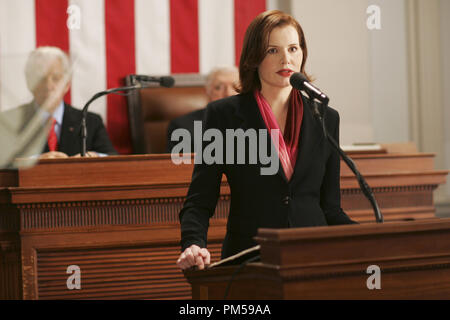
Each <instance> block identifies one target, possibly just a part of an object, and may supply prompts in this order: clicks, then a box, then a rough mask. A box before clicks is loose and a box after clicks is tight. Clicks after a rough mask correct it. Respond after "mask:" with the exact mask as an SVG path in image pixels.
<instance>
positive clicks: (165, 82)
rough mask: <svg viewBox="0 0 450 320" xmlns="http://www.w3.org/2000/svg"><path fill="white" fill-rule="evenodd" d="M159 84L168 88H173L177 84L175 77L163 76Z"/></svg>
mask: <svg viewBox="0 0 450 320" xmlns="http://www.w3.org/2000/svg"><path fill="white" fill-rule="evenodd" d="M159 84H160V85H161V86H163V87H166V88H171V87H173V85H174V84H175V79H174V78H173V77H169V76H167V77H161V79H160V80H159Z"/></svg>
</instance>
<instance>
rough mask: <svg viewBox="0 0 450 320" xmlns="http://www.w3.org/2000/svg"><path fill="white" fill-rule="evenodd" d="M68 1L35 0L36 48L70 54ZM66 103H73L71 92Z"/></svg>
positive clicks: (66, 98)
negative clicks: (59, 50)
mask: <svg viewBox="0 0 450 320" xmlns="http://www.w3.org/2000/svg"><path fill="white" fill-rule="evenodd" d="M67 6H68V0H35V8H36V9H35V16H36V47H42V46H53V47H58V48H60V49H61V50H63V51H65V52H66V53H69V30H68V29H67V24H66V21H67ZM64 101H65V102H67V103H69V104H70V102H71V98H70V90H69V91H68V92H67V94H66V95H65V96H64Z"/></svg>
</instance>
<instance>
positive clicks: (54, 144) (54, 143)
mask: <svg viewBox="0 0 450 320" xmlns="http://www.w3.org/2000/svg"><path fill="white" fill-rule="evenodd" d="M55 123H56V119H55V118H52V127H51V128H50V132H49V134H48V139H47V143H48V149H49V150H50V151H56V150H57V149H58V137H57V136H56V132H55Z"/></svg>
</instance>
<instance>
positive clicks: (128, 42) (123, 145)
mask: <svg viewBox="0 0 450 320" xmlns="http://www.w3.org/2000/svg"><path fill="white" fill-rule="evenodd" d="M105 34H106V39H105V40H106V83H107V88H108V89H109V88H115V87H121V86H123V85H124V78H125V76H126V75H127V74H132V73H135V72H136V61H135V57H136V55H135V32H134V0H132V1H130V0H108V1H105ZM107 103H108V107H107V117H106V118H107V122H106V123H107V128H108V132H109V136H110V138H111V141H112V143H113V145H114V147H115V148H116V150H117V152H119V153H120V154H130V153H131V152H132V148H131V138H130V125H129V122H128V112H127V102H126V98H125V97H123V96H118V95H114V94H110V95H108V96H107Z"/></svg>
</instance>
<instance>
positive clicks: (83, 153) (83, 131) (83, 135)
mask: <svg viewBox="0 0 450 320" xmlns="http://www.w3.org/2000/svg"><path fill="white" fill-rule="evenodd" d="M140 88H144V86H142V85H141V84H136V85H132V86H126V87H119V88H112V89H108V90H105V91H101V92H98V93H96V94H94V96H93V97H92V98H91V99H90V100H89V101H88V102H87V103H86V104H85V106H84V107H83V110H82V117H81V132H80V135H81V156H82V157H85V156H86V151H87V150H86V148H87V147H86V140H87V126H86V118H87V111H88V107H89V105H90V104H91V103H92V102H93V101H94V100H96V99H98V98H100V97H102V96H104V95H107V94H110V93H116V92H120V91H123V92H127V91H131V90H135V89H140Z"/></svg>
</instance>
